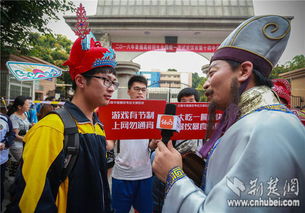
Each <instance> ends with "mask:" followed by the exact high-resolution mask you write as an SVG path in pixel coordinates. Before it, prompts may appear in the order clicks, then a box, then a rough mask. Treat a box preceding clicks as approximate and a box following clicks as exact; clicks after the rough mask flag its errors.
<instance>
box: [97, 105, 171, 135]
mask: <svg viewBox="0 0 305 213" xmlns="http://www.w3.org/2000/svg"><path fill="white" fill-rule="evenodd" d="M165 105H166V101H159V100H123V99H120V100H111V101H110V103H109V104H108V105H107V106H103V107H100V108H99V109H98V115H99V118H100V120H101V121H102V123H103V124H104V129H105V132H106V137H107V139H109V140H117V139H154V138H161V132H160V130H159V129H156V123H157V117H158V114H163V113H164V109H165Z"/></svg>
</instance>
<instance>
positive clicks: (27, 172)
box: [10, 114, 67, 213]
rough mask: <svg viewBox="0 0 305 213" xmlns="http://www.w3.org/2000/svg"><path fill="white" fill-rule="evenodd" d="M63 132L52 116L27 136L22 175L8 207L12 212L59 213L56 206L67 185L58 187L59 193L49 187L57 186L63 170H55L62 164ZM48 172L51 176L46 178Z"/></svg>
mask: <svg viewBox="0 0 305 213" xmlns="http://www.w3.org/2000/svg"><path fill="white" fill-rule="evenodd" d="M63 130H64V126H63V123H62V122H61V120H60V118H59V117H58V116H57V115H55V114H54V115H48V116H47V117H45V118H44V119H43V120H41V121H40V122H39V123H38V124H36V125H35V126H33V127H32V128H31V129H30V131H29V132H28V133H27V134H26V136H25V138H24V142H25V146H24V152H23V155H22V159H23V163H22V167H21V174H20V173H19V174H18V177H16V182H15V190H14V191H15V194H14V198H15V201H14V202H13V203H12V204H10V208H11V210H12V212H19V211H21V212H44V213H46V212H61V211H60V209H58V207H57V206H58V204H59V202H63V201H62V198H63V197H66V196H63V194H64V193H66V190H63V189H64V188H65V186H66V184H67V183H65V182H66V181H65V182H64V183H63V184H62V185H61V187H60V188H59V189H58V193H57V191H56V193H54V189H53V188H52V186H54V185H57V183H55V181H58V180H59V177H57V176H56V174H60V171H61V169H60V168H62V167H59V169H58V171H57V169H56V168H57V166H58V164H60V162H61V160H63V159H62V155H61V153H62V149H63ZM62 162H63V161H62ZM55 164H56V165H57V166H56V168H55V166H54V165H55ZM51 169H52V174H53V175H49V172H50V170H51ZM54 170H56V171H54ZM57 186H58V185H57ZM61 206H62V205H61ZM61 210H63V209H61Z"/></svg>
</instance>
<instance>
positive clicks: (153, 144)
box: [149, 139, 162, 150]
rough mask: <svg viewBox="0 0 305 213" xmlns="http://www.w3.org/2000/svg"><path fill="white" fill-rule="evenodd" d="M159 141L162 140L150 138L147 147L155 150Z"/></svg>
mask: <svg viewBox="0 0 305 213" xmlns="http://www.w3.org/2000/svg"><path fill="white" fill-rule="evenodd" d="M159 142H162V141H161V140H160V139H152V140H151V141H150V142H149V148H150V149H151V150H155V149H156V148H157V145H158V143H159Z"/></svg>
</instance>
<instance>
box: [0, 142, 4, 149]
mask: <svg viewBox="0 0 305 213" xmlns="http://www.w3.org/2000/svg"><path fill="white" fill-rule="evenodd" d="M4 149H5V143H0V151H2V150H4Z"/></svg>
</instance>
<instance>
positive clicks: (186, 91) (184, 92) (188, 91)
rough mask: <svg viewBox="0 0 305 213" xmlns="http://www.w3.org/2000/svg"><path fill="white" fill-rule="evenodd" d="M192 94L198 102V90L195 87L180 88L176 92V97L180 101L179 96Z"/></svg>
mask: <svg viewBox="0 0 305 213" xmlns="http://www.w3.org/2000/svg"><path fill="white" fill-rule="evenodd" d="M192 95H194V97H195V100H196V101H197V102H198V101H199V94H198V91H197V90H196V89H194V88H191V87H187V88H184V89H183V90H181V91H180V92H179V93H178V97H177V99H178V102H181V98H183V97H188V96H192Z"/></svg>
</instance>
